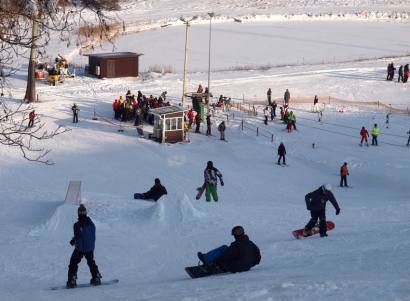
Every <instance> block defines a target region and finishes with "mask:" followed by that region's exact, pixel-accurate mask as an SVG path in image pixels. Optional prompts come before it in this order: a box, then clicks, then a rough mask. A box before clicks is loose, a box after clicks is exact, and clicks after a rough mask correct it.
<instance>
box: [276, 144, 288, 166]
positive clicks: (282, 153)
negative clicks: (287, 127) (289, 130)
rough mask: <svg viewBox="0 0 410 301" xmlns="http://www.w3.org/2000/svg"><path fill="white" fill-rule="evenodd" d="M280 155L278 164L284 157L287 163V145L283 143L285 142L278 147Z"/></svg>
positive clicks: (283, 161)
mask: <svg viewBox="0 0 410 301" xmlns="http://www.w3.org/2000/svg"><path fill="white" fill-rule="evenodd" d="M278 156H279V159H278V164H279V165H280V159H282V163H283V165H286V159H285V156H286V148H285V145H284V144H283V142H281V143H280V145H279V147H278Z"/></svg>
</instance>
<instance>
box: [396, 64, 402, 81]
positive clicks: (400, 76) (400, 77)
mask: <svg viewBox="0 0 410 301" xmlns="http://www.w3.org/2000/svg"><path fill="white" fill-rule="evenodd" d="M398 75H399V78H398V79H397V82H398V83H399V82H400V81H403V65H400V67H399V71H398Z"/></svg>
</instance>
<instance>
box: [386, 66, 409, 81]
mask: <svg viewBox="0 0 410 301" xmlns="http://www.w3.org/2000/svg"><path fill="white" fill-rule="evenodd" d="M395 70H396V68H395V67H394V63H389V64H388V65H387V76H386V80H388V81H393V79H394V73H395ZM397 75H398V79H397V82H400V81H401V82H403V83H407V81H408V79H409V76H410V70H409V64H406V65H404V66H403V65H400V67H399V70H398V71H397Z"/></svg>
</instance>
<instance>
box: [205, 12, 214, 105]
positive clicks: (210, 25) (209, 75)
mask: <svg viewBox="0 0 410 301" xmlns="http://www.w3.org/2000/svg"><path fill="white" fill-rule="evenodd" d="M208 15H209V49H208V94H207V95H206V99H207V106H206V108H207V110H208V109H209V95H210V94H211V39H212V17H213V16H214V13H208Z"/></svg>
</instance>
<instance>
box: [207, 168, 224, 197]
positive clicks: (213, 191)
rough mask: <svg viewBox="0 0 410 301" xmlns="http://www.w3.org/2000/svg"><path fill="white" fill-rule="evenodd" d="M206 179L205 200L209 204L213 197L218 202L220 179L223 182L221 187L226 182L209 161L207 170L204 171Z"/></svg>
mask: <svg viewBox="0 0 410 301" xmlns="http://www.w3.org/2000/svg"><path fill="white" fill-rule="evenodd" d="M204 178H205V189H206V191H205V198H206V201H207V202H210V201H211V195H212V198H213V199H214V201H215V202H217V201H218V192H217V185H218V178H219V181H221V186H224V181H223V180H222V174H221V173H220V171H219V170H218V169H217V168H215V167H214V164H213V162H212V161H208V163H207V164H206V168H205V171H204Z"/></svg>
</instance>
